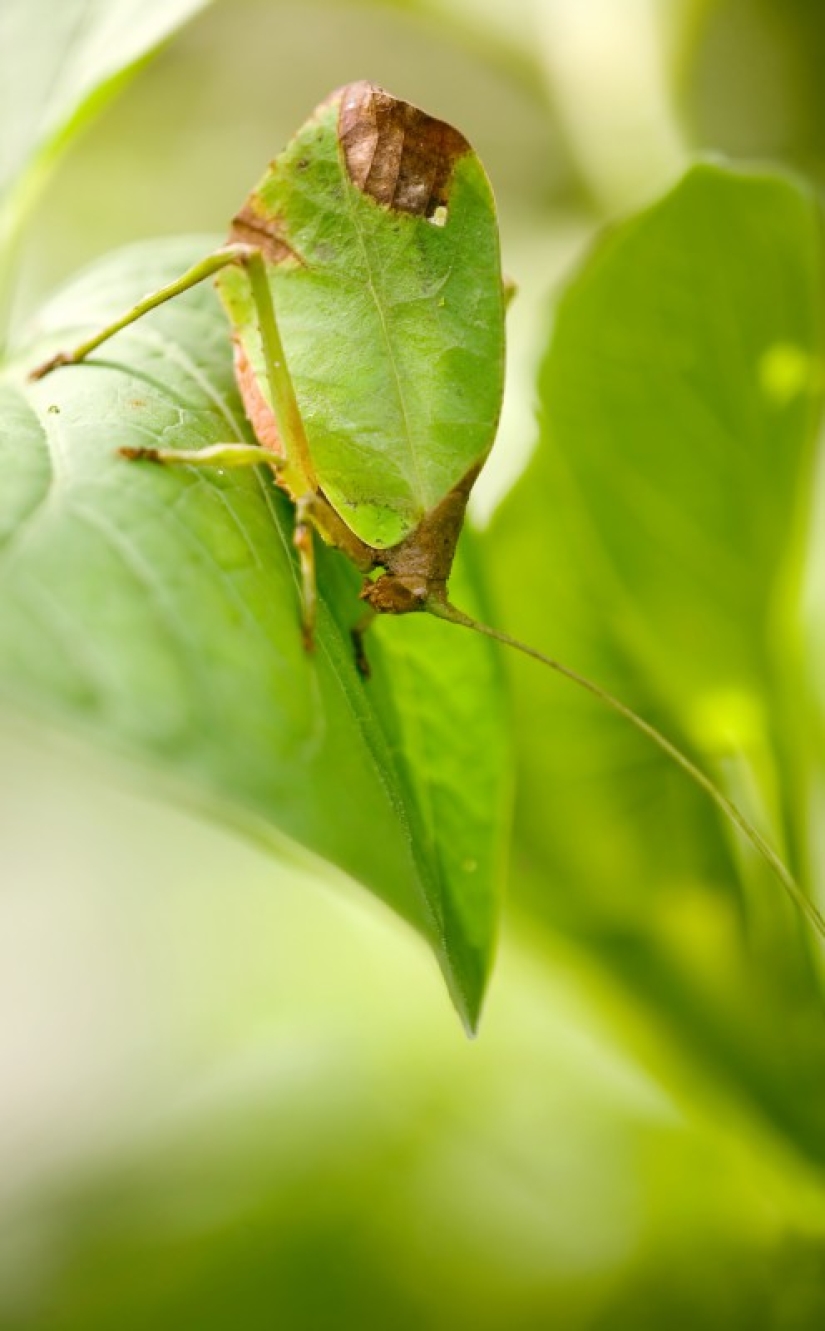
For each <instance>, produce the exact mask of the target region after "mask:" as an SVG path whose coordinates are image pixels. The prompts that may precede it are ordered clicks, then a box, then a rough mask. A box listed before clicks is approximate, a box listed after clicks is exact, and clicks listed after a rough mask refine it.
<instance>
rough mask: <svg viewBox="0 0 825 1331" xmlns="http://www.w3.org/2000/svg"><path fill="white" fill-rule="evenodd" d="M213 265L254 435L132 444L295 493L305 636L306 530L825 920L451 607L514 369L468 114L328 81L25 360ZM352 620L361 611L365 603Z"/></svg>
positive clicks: (487, 192)
mask: <svg viewBox="0 0 825 1331" xmlns="http://www.w3.org/2000/svg"><path fill="white" fill-rule="evenodd" d="M210 277H214V278H215V281H216V285H217V288H218V292H219V294H220V298H221V300H222V302H223V305H224V308H225V310H226V312H227V315H228V317H229V323H230V328H231V336H232V342H233V345H234V355H235V374H236V378H237V382H238V387H239V390H240V393H241V396H242V399H243V402H244V406H245V409H246V413H247V416H248V418H249V421H250V423H251V425H252V429H253V431H254V434H255V438H256V441H257V442H256V443H254V444H252V443H242V442H238V441H232V442H227V443H225V444H214V445H211V446H210V447H208V448H204V449H201V450H197V451H189V450H183V449H157V448H133V449H129V450H122V452H123V453H124V455H125V456H127V457H129V458H131V459H135V460H145V461H151V462H156V463H166V464H177V465H180V464H184V465H191V466H214V467H232V466H254V465H260V464H264V465H266V466H268V467H269V468H270V469H271V471H272V472H273V474H274V476H275V480H276V482H277V484H278V485H280V486H281V487H282V488H283V489H284V490H285V491H286V492H287V493H288V494H289V496H290V497H291V499H292V501H293V502H294V505H295V511H296V522H295V547H296V550H297V553H298V559H299V563H300V570H301V605H302V608H301V620H302V627H303V636H304V643H305V645H306V647H307V648H308V649H311V648H312V645H313V634H314V628H315V609H316V591H315V565H314V556H313V540H314V534H317V535H318V536H320V537H321V539H323V540H324V541H325V542H326V543H328V544H330V545H332V546H335V547H337V548H338V549H339V550H341V551H342V552H343V553H344V554H345V555H346V556H347V557H348V558H349V559H350V560H351V561H352V562H353V563H354V564H355V565H356V567H357V568H359V569H360V570H361V571H362V572H363V573H364V574H365V582H364V587H363V591H362V598H363V600H364V601H365V602H366V613H365V614H363V615H362V616H361V617H360V619H359V621H358V623H357V625H356V626H355V628H354V629H353V637H354V642H355V649H356V660H357V662H358V664H359V667H360V668H361V671H362V673H364V674H366V673H367V666H366V657H365V654H364V650H363V645H362V641H361V638H362V634H363V630H364V628H365V627H366V626H367V625H368V623H369V621H370V619H371V618H372V617H374V615H375V614H407V613H409V612H411V611H425V612H428V613H430V614H434V615H436V616H438V617H439V618H442V619H446V620H449V621H451V622H453V623H455V624H459V625H463V626H464V627H468V628H472V629H475V630H476V631H478V632H481V633H484V634H486V635H487V636H489V637H493V638H496V639H497V640H499V641H503V642H505V643H507V644H508V645H509V646H512V647H515V648H517V649H518V650H520V651H522V652H525V653H526V654H527V655H530V656H533V657H534V658H536V659H538V660H540V661H542V662H543V663H544V664H545V665H548V666H550V667H551V668H552V669H554V670H556V671H558V672H559V673H561V674H563V675H565V676H567V677H568V678H570V679H572V680H573V681H574V682H576V683H578V684H579V685H580V686H582V687H584V688H586V689H588V690H589V691H590V692H591V693H593V694H594V695H596V696H597V697H599V698H600V699H601V700H602V701H603V702H605V703H607V705H608V706H610V707H612V708H613V709H614V710H615V711H618V712H619V713H621V714H622V715H623V716H625V717H626V719H628V720H629V721H631V723H632V724H634V725H635V726H637V728H639V729H640V730H641V731H642V732H643V733H645V734H646V735H647V736H648V738H649V739H651V740H652V741H653V742H654V743H656V744H657V745H658V746H659V747H660V748H661V749H663V750H664V751H665V752H666V753H667V754H668V755H669V756H670V757H671V758H672V759H673V760H674V761H675V762H676V763H677V764H678V765H679V766H680V767H681V768H682V769H683V770H684V771H685V772H686V773H687V774H688V775H689V776H690V777H691V779H692V780H694V781H695V782H696V783H697V784H698V785H699V786H700V787H701V788H702V789H703V790H704V791H705V792H706V794H707V795H708V796H709V797H710V798H711V799H712V800H713V801H714V802H715V803H716V805H717V806H718V807H719V808H720V809H721V810H722V812H723V813H724V814H725V815H726V816H727V817H729V818H730V819H732V821H733V822H734V823H735V824H736V826H737V827H738V828H739V829H740V831H741V832H743V834H744V835H745V836H746V837H747V838H748V839H749V840H750V841H751V843H752V844H753V845H754V847H755V848H756V849H757V850H758V852H759V853H760V854H761V855H762V856H763V857H764V858H765V859H766V860H767V862H768V863H769V864H770V866H771V867H772V869H773V870H774V872H775V873H776V874H777V876H778V877H779V878H780V880H781V882H782V883H783V885H784V886H785V888H786V890H787V891H788V892H789V893H790V894H791V896H792V897H793V898H794V900H795V901H796V902H797V904H798V905H799V906H800V908H801V909H802V910H803V911H804V912H805V913H806V914H807V916H808V918H809V919H810V920H811V921H812V922H813V923H814V925H815V927H816V928H817V929H818V930H819V931H820V933H822V934H823V935H825V922H823V920H822V918H821V917H820V916H819V914H818V912H817V911H816V908H815V907H814V906H813V905H812V903H811V902H810V900H809V899H808V898H807V897H806V896H805V895H804V894H803V893H802V892H801V890H800V889H799V887H798V886H797V884H796V883H795V881H794V879H793V878H792V877H791V875H790V873H789V871H788V870H787V869H786V868H785V866H784V865H783V864H782V862H781V861H780V860H779V858H778V857H777V855H776V854H775V852H774V851H773V849H772V848H771V847H770V846H769V845H768V843H767V842H766V841H765V840H764V838H763V837H762V836H761V835H760V834H759V833H758V832H757V831H756V829H755V828H754V827H753V826H752V825H751V824H750V823H749V822H748V820H747V819H746V818H745V817H744V815H743V814H742V813H741V812H740V811H739V810H738V809H737V808H736V807H735V806H734V805H733V804H731V802H730V801H729V800H728V799H727V798H726V797H725V796H724V795H723V794H722V793H721V792H720V791H719V790H718V789H717V787H716V786H715V785H714V784H713V783H712V782H711V781H710V780H709V778H708V777H707V776H705V774H704V773H703V772H701V771H700V769H698V768H697V767H696V766H695V765H694V764H693V763H692V762H691V761H690V760H689V759H688V758H687V757H686V756H685V755H684V754H682V753H681V752H680V751H679V750H678V749H677V748H676V747H675V746H674V745H673V744H671V742H670V741H669V740H667V739H666V738H665V737H664V736H663V735H661V734H660V733H659V732H658V731H657V730H655V729H654V728H653V727H652V726H650V725H649V724H648V723H647V722H646V721H643V720H642V719H641V718H640V717H638V716H636V714H635V713H633V712H632V711H631V710H630V709H629V708H627V707H625V706H624V704H623V703H621V702H619V701H618V700H617V699H615V698H613V697H612V696H611V695H609V694H607V693H605V692H604V690H602V689H601V688H600V687H599V686H597V685H595V684H593V683H591V682H590V681H589V680H585V679H583V678H582V677H581V676H580V675H578V674H576V673H575V672H574V671H572V670H570V669H568V668H567V667H566V666H563V665H561V664H560V663H558V662H556V661H553V660H552V659H551V658H549V657H546V656H544V655H543V654H542V653H540V652H537V651H535V650H534V649H532V648H530V647H526V646H524V645H523V644H521V643H518V642H516V641H515V640H513V639H512V638H509V637H508V636H507V635H506V634H502V633H499V632H497V631H496V630H494V629H491V628H489V627H487V626H486V625H483V624H479V623H477V622H476V621H474V620H471V619H470V618H469V617H468V616H466V615H464V614H463V613H462V612H461V611H460V610H457V609H456V608H455V607H454V606H452V605H451V603H450V601H449V598H448V592H447V582H448V578H449V574H450V569H451V566H452V562H453V556H454V553H455V548H456V542H457V540H458V536H459V533H460V530H461V526H462V523H463V520H464V515H465V510H466V506H467V500H468V497H469V494H470V490H471V488H472V485H473V483H474V481H475V479H476V477H477V476H478V474H479V472H480V470H481V467H482V466H483V464H484V461H485V459H486V457H487V454H488V453H489V450H490V448H491V446H492V443H493V440H494V437H495V433H496V427H497V423H498V416H499V410H500V406H501V400H502V393H503V385H504V314H505V304H506V300H505V286H504V283H503V280H502V274H501V260H500V254H499V240H498V228H497V222H496V213H495V205H494V201H493V196H492V191H491V188H490V185H489V182H488V180H487V177H486V175H485V172H484V169H483V167H482V165H481V162H480V161H479V159H478V157H477V155H476V154H475V153H474V152H473V150H472V148H471V147H470V145H469V143H468V142H467V140H466V139H465V138H464V137H463V135H462V134H460V133H459V132H458V131H457V130H455V129H453V128H452V127H451V126H450V125H447V124H445V123H444V122H443V121H440V120H436V119H434V118H433V117H432V116H430V115H427V114H426V113H425V112H423V111H420V110H419V109H418V108H416V107H414V106H411V105H410V104H409V103H407V102H404V101H400V100H398V99H397V98H394V97H392V96H390V95H389V94H388V93H386V92H385V91H383V90H382V89H380V88H378V87H376V86H375V85H373V84H370V83H366V82H359V83H353V84H350V85H348V86H347V87H345V88H343V89H340V90H338V91H337V92H334V93H333V94H332V95H331V96H330V97H328V98H327V99H326V100H325V101H324V102H322V103H321V105H320V106H319V107H318V108H317V110H316V111H315V112H314V114H313V115H312V116H311V117H310V119H309V120H308V121H307V122H306V124H305V125H304V126H303V127H302V128H301V129H300V130H299V131H298V133H297V134H296V135H295V137H294V138H293V139H292V141H291V142H290V143H289V144H288V145H287V147H286V148H285V149H284V151H283V152H282V153H281V154H280V156H279V157H277V158H276V159H275V161H274V162H272V164H271V165H270V167H269V168H268V170H267V171H266V173H265V174H264V176H263V178H262V179H261V180H260V181H259V183H258V185H257V186H256V188H255V189H254V190H253V191H252V193H251V194H250V195H249V197H248V199H247V200H246V202H245V203H244V205H243V207H242V208H241V210H240V212H239V213H238V214H237V216H236V217H235V218H234V220H233V222H232V225H231V228H230V232H229V236H228V238H227V242H226V244H225V245H224V246H223V247H221V248H220V249H219V250H217V251H216V252H215V253H213V254H211V255H208V256H207V257H206V258H204V259H203V260H201V262H199V263H198V264H196V265H195V266H194V267H193V268H191V269H190V270H189V271H188V272H186V273H184V274H183V275H182V276H181V277H180V278H178V279H177V280H176V281H174V282H172V283H170V284H169V285H168V286H166V287H164V288H162V289H161V290H159V291H156V292H154V293H153V294H151V295H149V296H147V297H145V299H143V300H142V301H140V302H139V303H138V304H137V305H135V306H134V307H133V308H132V309H131V310H129V311H127V312H126V313H125V314H124V315H123V317H122V318H120V319H118V320H117V321H116V322H114V323H112V324H110V325H109V326H108V327H106V328H104V329H103V330H102V331H101V332H99V333H97V334H96V335H95V336H94V337H91V338H89V339H88V340H87V341H85V342H83V343H81V344H80V345H79V346H77V347H75V348H74V349H73V350H72V351H69V352H61V353H59V354H58V355H56V356H54V357H53V358H52V359H51V360H49V361H48V362H46V363H45V364H44V365H41V366H39V367H38V368H37V369H36V370H34V371H33V373H32V377H33V378H41V377H43V376H44V375H46V374H47V373H49V372H50V371H52V370H54V369H56V368H57V367H58V366H61V365H72V364H76V363H78V362H80V361H83V360H85V359H86V357H87V356H88V355H89V354H90V353H91V352H93V351H94V350H95V349H96V348H97V347H99V346H100V345H101V344H102V343H103V342H105V341H106V340H107V339H108V338H110V337H112V336H114V334H116V333H117V332H119V331H120V330H121V329H122V328H125V327H126V326H127V325H128V324H130V323H133V322H134V321H135V320H136V319H139V318H141V317H142V316H143V315H144V314H146V313H148V311H150V310H152V309H154V308H156V307H157V306H158V305H161V304H162V303H163V302H165V301H167V300H170V299H172V298H173V297H174V296H177V295H179V294H180V293H182V292H184V291H186V290H187V289H188V288H190V287H192V286H194V285H196V284H197V283H199V282H202V281H204V280H205V279H206V278H210ZM354 618H355V616H354Z"/></svg>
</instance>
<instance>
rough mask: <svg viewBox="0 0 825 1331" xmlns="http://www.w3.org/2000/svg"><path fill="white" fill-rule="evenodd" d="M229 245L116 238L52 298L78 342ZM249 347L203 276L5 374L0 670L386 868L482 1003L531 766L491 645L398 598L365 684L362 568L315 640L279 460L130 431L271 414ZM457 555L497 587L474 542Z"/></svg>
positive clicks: (369, 877) (474, 1000) (29, 706)
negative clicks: (519, 769) (273, 469)
mask: <svg viewBox="0 0 825 1331" xmlns="http://www.w3.org/2000/svg"><path fill="white" fill-rule="evenodd" d="M208 248H209V246H208V244H204V245H203V246H199V245H197V244H196V243H195V242H169V243H166V244H162V245H157V246H155V247H152V246H145V247H139V248H137V249H134V250H132V251H129V252H126V253H124V254H122V255H119V256H114V257H112V258H111V259H109V260H107V261H105V262H104V263H102V264H101V265H99V266H98V267H97V268H95V269H93V270H91V271H90V272H89V273H88V275H87V276H86V277H85V278H82V279H81V280H79V282H78V283H77V284H76V285H75V286H73V287H72V288H70V289H69V290H68V291H67V292H66V293H64V295H62V296H61V297H59V298H57V299H56V300H55V302H54V303H53V304H52V305H51V306H50V307H49V308H48V309H47V310H46V311H45V312H44V314H43V315H42V317H41V319H40V321H39V329H38V331H39V334H40V335H41V337H46V338H47V339H48V343H49V345H56V344H58V343H60V344H63V345H65V344H66V343H67V342H68V343H71V342H72V341H73V340H74V339H75V338H76V337H77V335H78V334H79V333H81V331H82V330H85V329H91V328H94V327H96V326H98V325H99V324H100V323H101V322H103V321H105V320H106V319H110V318H111V317H113V316H114V315H115V314H117V313H118V312H120V311H122V310H123V309H124V308H127V307H128V306H129V305H130V304H132V303H134V301H135V300H136V299H137V298H138V296H139V295H140V294H142V293H144V292H145V291H146V290H150V289H153V288H155V287H157V286H160V285H162V284H163V283H164V282H166V281H168V280H170V279H171V278H172V277H173V276H174V275H176V274H177V273H179V272H181V271H183V270H184V269H185V268H186V267H187V266H188V265H189V264H190V263H191V262H192V261H193V260H194V259H196V258H197V257H199V255H200V254H202V253H204V252H207V251H208ZM41 346H42V343H41ZM229 346H230V343H229V335H228V327H227V324H226V320H225V317H224V316H223V314H222V312H221V310H220V307H219V304H218V302H217V299H216V297H215V294H214V292H213V291H212V290H211V289H209V288H208V287H201V288H198V289H197V290H195V291H192V292H190V293H187V295H186V296H185V297H183V298H181V299H179V300H178V301H176V302H173V303H170V304H169V305H167V306H166V307H164V308H163V309H161V310H158V311H156V312H155V313H154V314H153V315H152V316H150V317H148V318H146V319H145V320H143V321H141V322H140V323H138V324H136V325H134V326H133V327H132V328H131V329H129V330H128V331H127V332H124V333H123V334H121V335H119V337H118V339H117V340H116V341H113V342H112V343H111V344H110V345H109V346H107V347H106V348H105V349H102V350H101V352H99V353H98V355H97V356H96V357H95V359H94V360H90V361H89V362H87V363H86V364H84V365H81V366H76V367H71V368H70V369H67V370H62V371H59V372H58V373H56V374H53V375H51V376H49V377H48V378H47V379H45V380H43V381H42V382H41V383H39V384H34V385H21V382H20V378H19V377H18V378H17V381H16V383H12V382H11V381H8V382H7V383H6V384H4V386H3V398H2V404H3V406H4V408H5V409H4V411H3V415H2V421H3V433H2V436H0V449H2V452H3V460H4V463H5V465H6V466H7V468H8V471H7V477H8V480H7V484H6V485H5V486H4V487H3V491H2V497H0V531H2V532H3V533H4V534H5V543H4V545H3V547H2V551H1V552H0V589H1V590H0V600H2V604H3V615H2V621H0V689H2V693H3V694H4V695H5V697H6V699H7V701H10V702H12V703H15V704H16V705H18V706H21V707H23V708H25V709H26V710H27V711H28V712H31V713H34V714H36V715H43V716H46V717H48V718H51V719H52V721H53V722H55V723H57V724H59V725H60V726H70V727H72V728H73V729H77V730H79V731H80V732H82V733H83V734H85V735H88V736H93V737H95V738H96V739H97V740H98V741H100V742H101V743H103V744H104V745H106V746H107V747H108V748H110V749H116V750H117V751H118V752H120V753H122V754H124V755H125V756H127V757H128V758H131V759H132V760H136V761H139V762H140V763H141V764H142V765H143V766H145V767H147V768H148V769H149V770H150V771H152V772H155V773H158V774H160V775H161V776H162V778H163V781H164V789H166V788H167V787H169V788H170V792H171V797H172V798H183V799H186V800H189V801H192V800H200V801H201V802H204V803H205V804H206V805H207V807H208V808H209V809H210V810H211V811H212V812H213V813H216V814H217V815H218V816H220V817H222V818H224V819H226V820H229V821H232V822H235V823H237V824H238V825H239V826H241V827H242V828H245V829H246V830H248V831H251V832H252V833H253V834H257V835H263V836H265V837H269V839H270V840H272V839H273V838H274V837H279V838H280V839H281V841H283V839H284V838H288V839H289V840H290V841H292V842H296V843H298V844H300V845H301V846H303V847H306V848H308V849H309V850H310V851H312V852H313V853H314V854H315V855H316V856H320V857H322V858H323V859H325V860H327V861H329V862H331V863H332V864H334V865H336V866H338V867H339V868H340V869H343V870H344V871H345V872H346V873H348V874H350V875H351V876H352V877H353V878H355V879H357V880H358V881H359V882H361V883H363V884H364V885H366V886H367V887H369V888H370V889H371V890H372V891H373V892H374V893H376V894H377V895H378V896H379V897H381V898H382V900H384V901H386V902H387V903H388V904H389V905H390V906H392V908H393V909H394V910H396V911H397V912H398V913H399V914H400V915H402V916H403V917H404V918H405V919H407V920H408V921H410V923H412V924H413V925H414V926H415V927H416V928H417V929H418V930H420V931H421V932H422V933H423V934H424V935H425V936H426V937H427V938H428V939H429V941H430V942H431V944H432V946H433V947H434V949H435V951H436V954H437V955H438V958H439V961H440V963H441V965H442V968H443V970H444V973H445V976H446V979H447V982H448V984H449V986H450V989H451V992H452V995H453V998H454V1000H455V1002H456V1005H457V1007H458V1009H459V1011H460V1013H461V1015H462V1017H463V1018H464V1020H465V1022H466V1024H467V1025H468V1026H470V1027H472V1026H474V1025H475V1022H476V1020H477V1017H478V1010H479V1005H480V1002H481V996H482V993H483V988H484V983H485V980H486V976H487V973H488V970H489V963H490V956H491V950H492V944H493V936H494V930H495V917H496V911H497V902H498V892H499V882H500V868H501V866H500V859H501V845H502V838H503V833H504V821H505V806H506V799H507V792H508V787H509V782H508V776H507V768H508V761H507V756H506V741H505V735H504V729H503V722H502V715H501V685H500V680H499V678H498V675H497V671H496V666H495V658H494V654H493V653H491V651H490V650H489V648H488V646H487V645H486V644H485V643H483V642H482V641H480V640H479V641H474V640H473V639H472V638H471V637H470V636H469V635H465V634H461V633H459V632H457V631H455V630H452V629H451V628H450V627H449V626H446V625H443V624H440V623H435V622H433V623H429V622H426V621H425V619H424V617H416V618H415V620H414V622H411V623H410V624H409V625H403V624H397V623H395V622H393V623H388V624H386V625H381V631H380V632H378V633H376V634H375V636H374V638H373V640H372V641H371V642H370V643H369V651H370V656H371V659H372V662H373V667H374V672H375V678H374V679H373V680H372V681H370V682H369V683H366V684H365V683H364V681H362V680H361V679H360V677H359V676H358V675H357V673H356V671H355V669H354V664H353V653H352V647H351V644H350V641H349V628H350V626H351V625H352V624H353V623H354V622H355V620H356V619H357V618H358V617H359V615H360V606H359V602H358V600H357V590H358V586H359V579H358V577H357V575H355V574H354V571H353V570H352V569H351V568H350V567H349V565H348V564H347V563H346V561H344V560H343V558H342V557H341V556H340V555H338V554H337V553H335V552H327V551H321V552H320V553H321V560H320V590H321V611H320V623H319V633H318V650H317V653H316V656H315V658H314V659H310V658H308V657H307V656H306V655H305V653H304V652H303V650H302V647H301V642H300V633H299V630H298V605H297V581H296V569H295V564H294V559H293V555H292V548H291V539H292V513H291V510H290V505H289V504H288V502H287V501H286V500H285V498H284V497H283V496H282V494H281V493H280V492H279V491H277V490H276V488H275V486H274V484H273V483H272V482H271V481H270V479H269V476H268V473H267V474H263V473H261V472H259V471H256V472H254V473H246V472H238V471H230V472H226V473H221V472H217V471H214V470H201V469H198V470H194V469H186V470H184V469H180V470H176V469H162V468H157V467H153V466H151V465H136V464H131V465H130V464H127V463H125V462H123V461H122V460H120V459H118V458H116V457H115V456H114V450H115V449H116V448H118V447H122V446H124V445H140V444H152V443H154V444H163V445H164V446H173V447H174V446H180V447H188V448H193V447H198V446H202V445H206V444H209V443H212V442H217V441H226V440H231V439H238V438H242V437H244V435H245V434H246V435H247V436H248V426H246V424H245V422H244V419H243V412H242V408H241V405H240V403H239V401H238V398H237V395H236V392H235V387H234V381H233V376H232V369H231V357H230V352H229ZM104 351H105V354H103V353H104ZM38 356H39V351H38V352H32V353H31V354H28V353H27V354H26V356H25V361H26V363H27V364H31V363H34V362H35V361H36V360H37V359H38ZM457 578H458V581H457V588H458V591H459V593H460V594H461V595H462V596H464V597H466V598H468V599H469V600H470V601H474V600H475V599H476V597H475V595H474V591H473V582H474V579H473V576H472V574H471V571H470V568H469V566H465V567H464V569H463V570H462V569H460V570H458V572H457Z"/></svg>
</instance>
